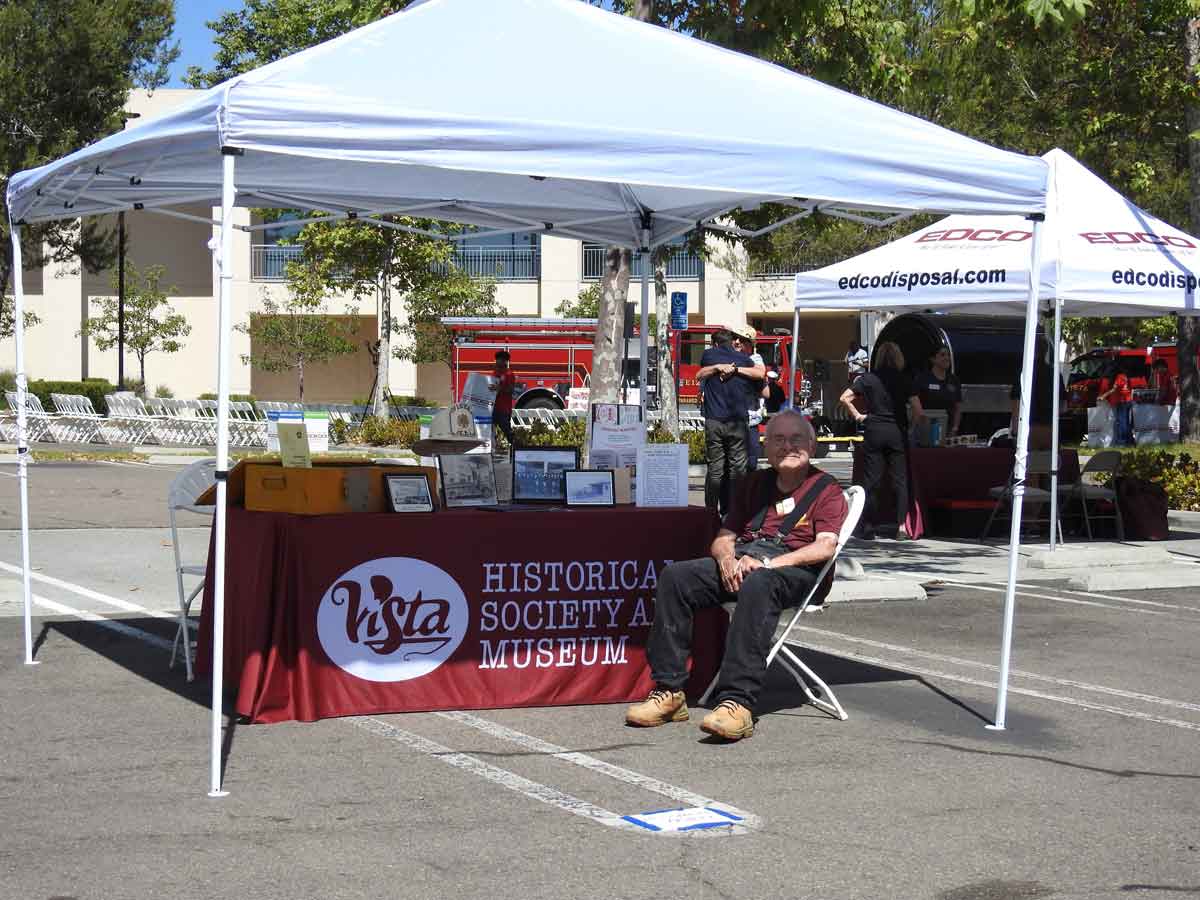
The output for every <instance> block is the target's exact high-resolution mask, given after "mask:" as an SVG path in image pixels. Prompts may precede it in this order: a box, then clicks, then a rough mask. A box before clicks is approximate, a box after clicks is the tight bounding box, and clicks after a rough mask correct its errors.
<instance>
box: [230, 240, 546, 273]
mask: <svg viewBox="0 0 1200 900" xmlns="http://www.w3.org/2000/svg"><path fill="white" fill-rule="evenodd" d="M303 249H304V248H303V247H301V246H300V245H299V244H255V245H253V246H252V247H251V248H250V278H251V280H253V281H286V280H287V266H288V263H289V262H291V261H292V260H295V259H299V258H300V254H301V253H302V252H303ZM451 259H452V261H453V264H454V266H455V267H456V268H458V269H461V270H462V271H464V272H466V273H467V274H468V275H470V276H471V277H472V278H495V279H496V280H497V281H537V280H538V279H539V278H541V276H542V254H541V251H540V250H538V249H536V248H531V247H459V248H457V249H456V250H455V251H454V255H453V256H452V257H451ZM433 270H434V271H435V272H442V273H444V272H445V271H446V266H445V265H442V264H436V263H435V264H434V266H433Z"/></svg>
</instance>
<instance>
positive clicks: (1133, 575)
mask: <svg viewBox="0 0 1200 900" xmlns="http://www.w3.org/2000/svg"><path fill="white" fill-rule="evenodd" d="M1068 584H1069V585H1070V586H1071V587H1072V588H1073V589H1075V590H1081V591H1153V590H1164V589H1171V588H1197V587H1200V566H1194V565H1185V564H1180V563H1175V564H1170V565H1167V566H1161V565H1160V566H1153V567H1150V568H1142V567H1139V566H1126V567H1120V568H1096V569H1090V570H1088V571H1085V572H1079V573H1077V574H1075V575H1074V576H1072V577H1071V578H1070V579H1069V580H1068Z"/></svg>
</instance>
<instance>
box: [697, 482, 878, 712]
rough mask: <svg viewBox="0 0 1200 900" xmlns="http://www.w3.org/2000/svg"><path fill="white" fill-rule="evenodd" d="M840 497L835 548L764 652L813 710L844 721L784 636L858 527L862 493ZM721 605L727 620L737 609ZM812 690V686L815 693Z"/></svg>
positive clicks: (829, 693) (849, 491) (864, 496)
mask: <svg viewBox="0 0 1200 900" xmlns="http://www.w3.org/2000/svg"><path fill="white" fill-rule="evenodd" d="M843 496H844V497H845V498H846V506H847V511H846V521H844V522H843V523H842V530H841V531H840V532H838V539H837V548H836V549H835V550H834V551H833V556H831V557H830V558H829V560H828V561H827V562H826V563H825V565H824V566H822V567H821V573H820V574H819V575H818V576H817V580H816V582H815V583H814V584H813V586H812V590H810V591H809V592H808V594H807V595H806V596H805V597H804V600H803V601H801V603H800V605H799V606H797V607H796V608H795V610H794V611H793V612H792V617H791V618H790V619H789V620H788V623H787V625H786V626H785V627H784V629H783V633H782V634H780V635H779V637H777V638H776V639H775V643H773V644H772V645H771V650H770V652H768V653H767V667H768V668H770V666H771V663H773V662H774V661H775V660H776V658H778V659H779V662H780V664H781V665H782V666H783V667H784V668H785V669H787V670H788V672H790V673H791V675H792V677H793V678H795V679H796V683H797V684H799V685H800V689H801V690H803V691H804V696H805V697H807V698H808V702H809V703H811V704H812V705H813V706H815V707H817V709H820V710H824V711H825V712H827V713H829V714H830V715H831V716H834V717H835V718H838V719H841V720H842V721H845V720H846V719H847V718H848V717H847V716H846V711H845V710H844V709H842V704H841V703H839V702H838V698H837V697H836V696H835V695H834V693H833V691H831V690H830V689H829V685H827V684H826V683H825V682H824V681H823V680H822V679H821V676H820V675H818V674H817V673H816V672H814V671H813V670H812V669H811V668H809V667H808V665H807V664H806V663H805V662H804V661H803V660H802V659H800V657H799V656H797V655H796V653H795V652H794V651H793V650H792V649H791V648H790V647H787V646H786V644H787V639H788V635H789V634H791V632H792V629H793V628H794V627H795V626H796V623H797V622H799V621H800V617H801V616H802V615H804V612H805V610H807V609H808V606H809V604H810V603H811V602H812V599H813V597H815V596H816V594H817V591H819V590H820V589H821V583H822V582H823V581H824V580H825V576H826V575H828V574H829V572H830V570H831V569H832V568H833V566H834V565H835V564H836V563H837V558H838V556H840V555H841V552H842V548H843V547H845V546H846V541H848V540H850V535H851V534H853V533H854V529H855V528H856V527H857V526H858V520H859V518H861V516H862V511H863V505H864V504H865V503H866V501H867V494H866V491H864V490H863V489H862V488H861V487H859V486H858V485H855V486H854V487H851V488H847V489H846V490H845V491H844V492H843ZM721 606H722V608H723V609H724V610H725V612H726V613H728V614H729V618H730V619H732V618H733V611H734V610H735V609H736V608H737V604H736V603H722V604H721ZM720 675H721V673H720V672H719V671H718V672H717V674H716V675H714V676H713V680H712V681H711V682H709V685H708V687H707V688H706V689H705V691H704V693H703V694H701V696H700V705H702V706H703V705H704V704H705V703H706V702H707V701H708V697H709V694H711V693H712V692H713V688H715V687H716V686H717V680H718V678H720ZM813 687H816V691H815V692H814V690H813Z"/></svg>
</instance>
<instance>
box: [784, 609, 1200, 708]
mask: <svg viewBox="0 0 1200 900" xmlns="http://www.w3.org/2000/svg"><path fill="white" fill-rule="evenodd" d="M793 630H794V631H807V632H809V633H810V634H817V635H820V636H821V637H824V638H834V639H836V640H840V641H846V642H848V643H851V644H861V645H863V646H865V647H875V648H876V649H879V650H890V651H891V652H893V653H903V654H904V655H906V656H916V657H919V658H921V659H931V660H934V661H935V662H943V663H950V664H952V665H956V666H968V667H970V668H976V669H986V670H988V671H990V672H998V671H999V670H1000V667H999V666H995V665H992V664H991V663H984V662H977V661H975V660H973V659H963V658H962V657H959V656H946V655H944V654H941V653H930V652H929V651H927V650H918V649H917V648H916V647H905V646H902V645H900V644H887V643H884V642H883V641H872V640H868V639H867V638H860V637H851V636H849V635H845V634H839V633H838V632H836V631H826V630H825V629H822V628H810V627H808V626H804V625H797V626H796V627H795V628H794V629H793ZM803 646H804V647H811V648H812V649H814V650H817V649H818V648H817V647H816V646H815V645H813V644H809V643H807V642H806V643H805V644H803ZM820 652H821V653H830V654H831V655H833V656H845V655H846V654H845V653H843V652H842V651H840V650H828V649H824V648H822V649H820ZM894 667H895V666H893V668H894ZM1012 675H1013V677H1018V676H1019V677H1021V678H1028V679H1031V680H1033V681H1045V682H1048V683H1050V684H1057V685H1060V686H1062V687H1073V688H1078V689H1079V690H1082V691H1091V692H1093V693H1097V694H1108V695H1110V696H1113V697H1121V698H1123V699H1126V700H1139V701H1141V702H1143V703H1153V704H1156V705H1158V706H1169V707H1173V708H1175V709H1185V710H1188V711H1189V712H1200V703H1188V702H1186V701H1184V700H1171V699H1170V698H1168V697H1157V696H1155V695H1154V694H1142V693H1138V692H1137V691H1125V690H1121V689H1120V688H1110V687H1105V686H1104V685H1102V684H1090V683H1088V682H1086V681H1074V680H1072V679H1070V678H1055V677H1054V676H1053V675H1040V674H1038V673H1037V672H1029V671H1026V670H1024V669H1013V670H1012ZM993 686H994V685H993Z"/></svg>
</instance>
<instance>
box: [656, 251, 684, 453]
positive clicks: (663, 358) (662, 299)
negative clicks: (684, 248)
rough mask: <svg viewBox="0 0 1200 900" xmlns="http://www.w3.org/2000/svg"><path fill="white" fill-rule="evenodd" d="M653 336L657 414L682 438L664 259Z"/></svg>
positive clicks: (659, 272) (658, 275) (659, 269)
mask: <svg viewBox="0 0 1200 900" xmlns="http://www.w3.org/2000/svg"><path fill="white" fill-rule="evenodd" d="M654 315H655V317H656V318H657V319H658V323H657V325H658V327H657V328H656V329H655V335H654V340H655V342H656V344H657V346H658V415H659V421H660V422H662V425H663V428H665V429H666V430H667V432H668V433H669V434H670V435H671V437H672V438H673V439H674V440H676V441H678V440H679V398H678V397H676V396H675V361H674V358H673V356H672V353H673V351H674V349H675V348H674V347H673V346H672V342H671V298H670V297H669V296H668V295H667V273H666V270H665V263H663V262H662V261H660V262H659V263H658V265H656V266H655V267H654Z"/></svg>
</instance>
